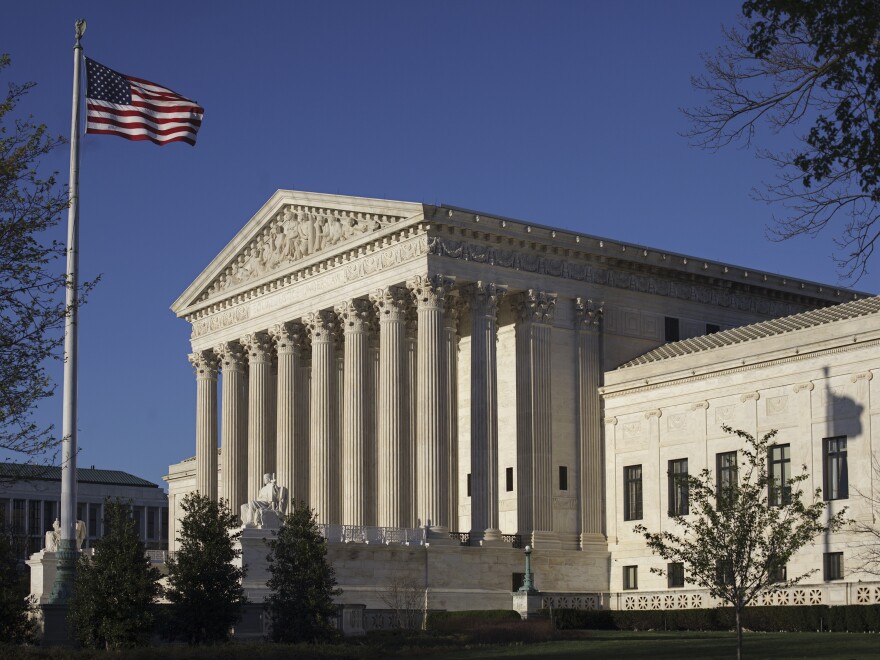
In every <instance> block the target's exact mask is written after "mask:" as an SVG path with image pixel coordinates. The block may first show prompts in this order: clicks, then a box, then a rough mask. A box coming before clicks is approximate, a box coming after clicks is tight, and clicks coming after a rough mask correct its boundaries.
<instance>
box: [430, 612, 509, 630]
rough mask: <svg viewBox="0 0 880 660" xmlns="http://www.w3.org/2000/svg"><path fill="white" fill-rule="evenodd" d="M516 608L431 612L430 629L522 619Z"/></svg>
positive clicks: (463, 627) (459, 627)
mask: <svg viewBox="0 0 880 660" xmlns="http://www.w3.org/2000/svg"><path fill="white" fill-rule="evenodd" d="M520 620H522V618H521V617H520V615H519V613H518V612H515V611H514V610H461V611H459V612H429V613H428V629H429V630H436V631H441V632H453V631H463V630H471V629H473V628H475V627H478V626H480V625H481V624H484V623H486V622H490V621H520Z"/></svg>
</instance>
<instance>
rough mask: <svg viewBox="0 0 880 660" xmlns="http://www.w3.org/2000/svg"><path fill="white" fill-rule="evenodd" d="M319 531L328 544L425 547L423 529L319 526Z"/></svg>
mask: <svg viewBox="0 0 880 660" xmlns="http://www.w3.org/2000/svg"><path fill="white" fill-rule="evenodd" d="M318 531H319V532H320V533H321V536H323V537H324V538H325V539H327V543H368V544H377V545H389V544H391V543H399V544H401V545H424V543H425V529H424V528H423V527H373V526H370V525H330V524H326V523H324V524H319V525H318Z"/></svg>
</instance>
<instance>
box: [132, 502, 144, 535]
mask: <svg viewBox="0 0 880 660" xmlns="http://www.w3.org/2000/svg"><path fill="white" fill-rule="evenodd" d="M132 514H133V515H132V517H133V518H134V529H135V531H136V532H137V535H138V538H139V539H141V540H142V541H146V540H147V539H145V538H144V510H143V507H139V506H136V507H134V509H132Z"/></svg>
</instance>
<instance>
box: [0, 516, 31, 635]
mask: <svg viewBox="0 0 880 660" xmlns="http://www.w3.org/2000/svg"><path fill="white" fill-rule="evenodd" d="M29 592H30V584H28V579H27V572H26V571H21V570H19V563H18V555H17V554H16V552H15V544H14V543H13V542H12V539H11V538H10V535H9V534H6V533H0V640H2V641H4V642H7V643H10V644H24V643H28V642H32V641H33V640H34V633H35V630H34V624H33V620H32V619H31V617H30V614H31V613H32V612H33V610H34V609H35V605H34V602H33V600H32V599H31V597H30V595H29Z"/></svg>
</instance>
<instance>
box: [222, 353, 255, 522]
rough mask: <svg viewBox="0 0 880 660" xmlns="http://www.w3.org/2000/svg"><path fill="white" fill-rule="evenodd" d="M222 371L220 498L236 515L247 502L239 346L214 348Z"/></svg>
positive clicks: (242, 365)
mask: <svg viewBox="0 0 880 660" xmlns="http://www.w3.org/2000/svg"><path fill="white" fill-rule="evenodd" d="M214 353H216V354H217V356H218V357H219V358H220V367H221V369H222V370H223V388H222V389H223V401H222V404H221V409H220V419H221V422H220V438H221V440H222V442H223V450H222V452H221V453H220V464H221V469H220V474H221V476H222V478H223V481H222V484H221V487H220V497H221V498H223V499H224V500H226V502H227V504H228V505H229V508H230V509H231V510H232V511H233V512H237V511H238V510H239V508H240V507H241V505H242V504H244V503H245V502H246V501H247V478H248V477H247V466H248V458H247V378H246V376H245V359H246V358H245V355H244V351H243V350H242V348H241V347H240V346H239V345H238V344H232V343H227V344H221V345H220V346H218V347H217V348H215V349H214Z"/></svg>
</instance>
